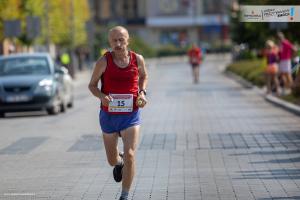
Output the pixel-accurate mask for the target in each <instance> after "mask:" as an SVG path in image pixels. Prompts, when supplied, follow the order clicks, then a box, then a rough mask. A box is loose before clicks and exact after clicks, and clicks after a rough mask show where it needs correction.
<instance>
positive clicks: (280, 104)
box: [265, 95, 300, 116]
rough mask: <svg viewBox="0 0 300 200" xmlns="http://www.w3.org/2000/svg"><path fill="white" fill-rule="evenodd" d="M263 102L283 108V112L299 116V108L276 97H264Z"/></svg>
mask: <svg viewBox="0 0 300 200" xmlns="http://www.w3.org/2000/svg"><path fill="white" fill-rule="evenodd" d="M265 100H266V101H268V102H270V103H272V104H274V105H276V106H278V107H281V108H284V109H285V110H287V111H290V112H292V113H294V114H296V115H299V116H300V106H297V105H295V104H292V103H289V102H286V101H284V100H282V99H280V98H278V97H275V96H272V95H266V96H265Z"/></svg>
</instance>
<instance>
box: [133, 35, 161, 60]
mask: <svg viewBox="0 0 300 200" xmlns="http://www.w3.org/2000/svg"><path fill="white" fill-rule="evenodd" d="M129 48H130V49H132V50H133V51H135V52H136V53H138V54H141V55H143V56H144V57H145V58H149V57H155V56H156V51H155V49H153V48H152V47H151V46H149V45H148V44H146V43H145V42H144V41H143V40H142V39H140V38H139V37H133V38H131V39H130V43H129Z"/></svg>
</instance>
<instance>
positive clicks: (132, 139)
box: [121, 125, 140, 192]
mask: <svg viewBox="0 0 300 200" xmlns="http://www.w3.org/2000/svg"><path fill="white" fill-rule="evenodd" d="M139 129H140V126H139V125H137V126H132V127H129V128H127V129H125V130H123V131H121V136H122V140H123V144H124V167H123V180H122V191H127V192H128V191H129V189H130V186H131V183H132V181H133V177H134V174H135V152H136V147H137V144H138V140H139Z"/></svg>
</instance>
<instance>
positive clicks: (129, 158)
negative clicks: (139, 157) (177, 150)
mask: <svg viewBox="0 0 300 200" xmlns="http://www.w3.org/2000/svg"><path fill="white" fill-rule="evenodd" d="M134 155H135V152H134V150H132V149H129V150H128V151H125V152H124V157H125V160H124V162H126V163H127V164H132V163H133V162H134Z"/></svg>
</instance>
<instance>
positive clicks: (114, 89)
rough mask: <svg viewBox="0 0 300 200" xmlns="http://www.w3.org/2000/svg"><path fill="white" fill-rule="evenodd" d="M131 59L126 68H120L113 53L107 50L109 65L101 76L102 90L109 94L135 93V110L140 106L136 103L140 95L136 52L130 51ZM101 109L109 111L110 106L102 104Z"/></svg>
mask: <svg viewBox="0 0 300 200" xmlns="http://www.w3.org/2000/svg"><path fill="white" fill-rule="evenodd" d="M129 55H130V60H129V64H128V66H127V67H125V68H120V67H119V66H118V65H116V64H115V63H114V61H113V57H112V53H111V52H106V53H105V54H104V56H105V57H106V61H107V66H106V69H105V71H104V73H103V74H102V76H101V92H102V93H104V94H106V95H108V94H133V111H135V110H137V109H138V107H137V106H136V105H135V102H136V98H137V96H138V79H139V71H138V64H137V59H136V54H135V53H134V52H132V51H129ZM101 109H102V110H104V111H107V112H108V107H107V106H103V105H101ZM112 114H128V113H126V112H121V113H119V112H113V113H112Z"/></svg>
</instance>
